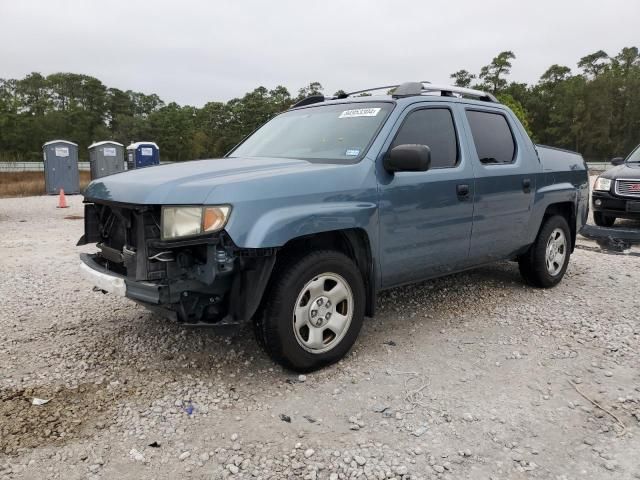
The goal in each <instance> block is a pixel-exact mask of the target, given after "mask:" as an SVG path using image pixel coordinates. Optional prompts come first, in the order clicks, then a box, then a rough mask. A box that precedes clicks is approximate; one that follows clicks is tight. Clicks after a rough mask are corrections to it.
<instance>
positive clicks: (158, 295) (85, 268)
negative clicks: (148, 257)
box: [80, 253, 169, 305]
mask: <svg viewBox="0 0 640 480" xmlns="http://www.w3.org/2000/svg"><path fill="white" fill-rule="evenodd" d="M80 260H81V261H82V263H81V264H80V274H81V275H82V277H83V278H84V279H85V280H87V281H88V282H90V283H93V285H95V286H96V287H97V288H98V289H100V290H103V291H105V292H108V293H111V294H114V295H118V296H121V297H128V298H130V299H132V300H136V301H138V302H143V303H148V304H152V305H160V304H162V303H166V302H165V299H168V296H169V287H168V286H167V285H162V284H156V283H151V282H140V281H133V280H129V279H128V278H127V277H125V276H124V275H120V274H118V273H115V272H112V271H109V270H107V269H106V268H105V267H103V266H102V265H100V264H99V263H98V262H96V261H95V260H94V259H93V256H92V255H90V254H88V253H82V254H80Z"/></svg>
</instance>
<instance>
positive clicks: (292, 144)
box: [229, 102, 393, 161]
mask: <svg viewBox="0 0 640 480" xmlns="http://www.w3.org/2000/svg"><path fill="white" fill-rule="evenodd" d="M392 108H393V104H391V103H384V102H379V103H374V102H366V103H350V104H337V105H323V106H318V107H311V108H304V109H301V110H292V111H289V112H285V113H283V114H281V115H278V116H277V117H275V118H274V119H273V120H271V121H270V122H268V123H266V124H265V125H263V126H262V127H261V128H260V129H259V130H257V131H256V132H255V133H254V134H253V135H251V136H250V137H249V138H247V139H246V140H245V141H244V143H242V144H241V145H240V146H239V147H238V148H236V149H235V150H234V151H233V152H231V154H230V155H229V156H230V157H281V158H300V159H303V160H320V161H322V160H338V161H353V160H356V159H357V158H359V157H360V156H361V154H363V153H364V152H365V150H366V149H367V147H368V146H369V143H370V142H371V141H372V140H373V136H374V135H375V134H376V132H377V131H378V128H379V127H380V125H382V122H383V121H384V120H385V118H387V115H388V114H389V112H390V111H391V109H392Z"/></svg>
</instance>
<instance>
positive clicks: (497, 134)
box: [466, 110, 516, 164]
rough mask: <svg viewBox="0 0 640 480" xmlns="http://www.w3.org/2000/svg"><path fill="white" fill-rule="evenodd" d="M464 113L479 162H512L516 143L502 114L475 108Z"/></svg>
mask: <svg viewBox="0 0 640 480" xmlns="http://www.w3.org/2000/svg"><path fill="white" fill-rule="evenodd" d="M466 113H467V120H468V121H469V126H470V127H471V135H472V136H473V143H474V144H475V146H476V152H477V153H478V158H479V159H480V162H482V163H484V164H505V163H513V160H514V159H515V155H516V144H515V142H514V141H513V134H512V133H511V128H510V127H509V123H508V122H507V119H506V118H505V117H504V115H501V114H499V113H490V112H480V111H477V110H467V112H466Z"/></svg>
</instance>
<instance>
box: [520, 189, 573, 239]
mask: <svg viewBox="0 0 640 480" xmlns="http://www.w3.org/2000/svg"><path fill="white" fill-rule="evenodd" d="M582 197H583V196H582V195H579V188H576V186H575V185H573V184H571V183H569V182H561V183H555V184H553V185H547V186H544V187H542V188H540V189H538V191H537V192H536V199H535V202H534V206H533V209H532V212H531V220H530V221H529V228H528V232H527V242H528V243H529V244H531V243H533V242H534V241H535V239H536V236H537V235H538V231H539V230H540V225H541V224H542V219H543V218H544V214H545V212H546V211H547V208H549V206H551V205H553V204H557V203H570V204H571V205H572V206H573V214H574V215H575V217H576V220H577V221H578V223H579V224H578V225H575V228H576V231H579V230H580V228H581V227H582V224H583V223H584V222H583V221H581V219H582V217H585V220H586V214H585V213H586V212H584V213H583V211H584V208H585V204H586V201H585V200H584V199H583V198H582Z"/></svg>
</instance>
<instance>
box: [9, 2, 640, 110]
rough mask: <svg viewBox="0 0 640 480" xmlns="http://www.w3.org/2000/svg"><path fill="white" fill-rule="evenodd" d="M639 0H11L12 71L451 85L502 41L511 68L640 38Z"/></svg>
mask: <svg viewBox="0 0 640 480" xmlns="http://www.w3.org/2000/svg"><path fill="white" fill-rule="evenodd" d="M638 19H640V1H638V0H607V1H602V0H581V1H580V0H535V1H532V0H530V1H518V0H511V1H507V0H484V1H478V0H472V1H468V0H456V1H449V2H437V3H436V2H429V1H428V0H427V1H424V0H423V1H418V0H413V1H408V0H378V1H373V0H372V1H364V0H342V1H335V0H324V1H313V0H269V1H267V0H210V1H206V0H171V1H169V0H147V1H141V0H109V1H97V0H75V1H70V0H67V1H65V0H0V78H22V77H24V76H25V75H26V74H28V73H30V72H34V71H35V72H40V73H42V74H45V75H47V74H50V73H55V72H73V73H83V74H87V75H92V76H94V77H97V78H99V79H100V80H101V81H102V82H103V83H104V84H105V85H107V86H108V87H115V88H120V89H122V90H129V89H130V90H134V91H140V92H143V93H146V94H151V93H156V94H158V95H159V96H160V97H161V98H162V99H163V100H164V101H165V102H171V101H175V102H178V103H179V104H183V105H184V104H189V105H195V106H201V105H203V104H204V103H206V102H208V101H226V100H229V99H231V98H233V97H238V96H242V95H243V94H244V93H246V92H248V91H251V90H253V89H254V88H256V87H257V86H260V85H262V86H265V87H267V88H273V87H275V86H277V85H284V86H286V87H287V88H288V89H289V91H290V92H292V93H297V90H298V88H300V87H302V86H304V85H306V84H308V83H309V82H312V81H318V82H320V83H321V84H322V85H323V86H324V87H325V92H326V93H329V94H332V93H333V92H335V91H336V90H338V89H344V90H346V91H352V90H360V89H363V88H370V87H374V86H380V85H389V84H397V83H402V82H405V81H417V80H430V81H432V82H433V83H450V79H449V75H450V74H451V73H453V72H455V71H457V70H459V69H462V68H464V69H467V70H469V71H471V72H473V73H478V71H479V70H480V68H481V67H482V66H483V65H486V64H488V63H489V62H490V61H491V59H492V58H493V57H494V56H495V55H496V54H498V53H499V52H501V51H503V50H511V51H513V52H514V53H515V55H516V57H517V58H516V60H515V61H514V62H513V68H512V72H511V76H510V79H511V80H515V81H519V82H528V83H533V82H536V81H537V80H538V79H539V77H540V75H541V74H542V73H544V71H545V70H546V69H547V67H549V66H550V65H552V64H554V63H557V64H561V65H567V66H569V67H571V68H572V69H574V70H576V69H577V67H576V63H577V61H578V60H579V59H580V58H581V57H583V56H585V55H587V54H589V53H592V52H595V51H597V50H600V49H602V50H604V51H606V52H607V53H608V54H610V55H612V56H613V55H615V54H617V53H618V52H619V51H620V50H621V49H622V48H623V47H625V46H634V45H635V46H640V35H639V34H638V31H639V30H638Z"/></svg>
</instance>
